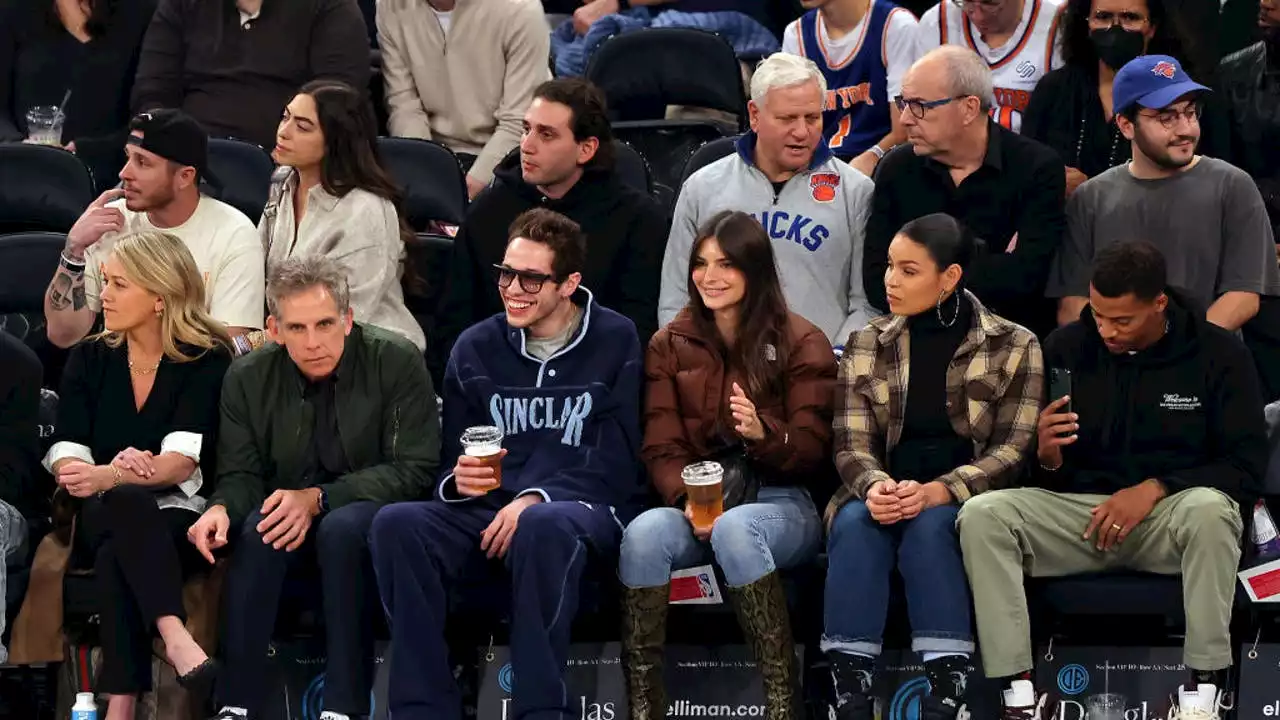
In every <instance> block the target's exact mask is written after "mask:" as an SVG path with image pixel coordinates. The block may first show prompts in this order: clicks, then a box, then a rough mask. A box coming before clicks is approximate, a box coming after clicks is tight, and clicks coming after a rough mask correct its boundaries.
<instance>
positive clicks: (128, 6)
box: [0, 0, 156, 182]
mask: <svg viewBox="0 0 1280 720" xmlns="http://www.w3.org/2000/svg"><path fill="white" fill-rule="evenodd" d="M155 8H156V0H0V142H4V141H10V140H23V139H25V138H26V137H27V135H28V128H27V112H28V111H29V110H31V109H32V108H35V107H40V106H54V105H56V106H62V105H63V104H64V100H65V107H61V110H62V117H63V123H62V135H61V137H60V138H59V144H60V145H63V146H69V147H70V148H71V149H74V150H75V151H76V152H77V153H78V154H79V155H80V156H81V159H82V160H84V161H85V162H86V163H88V164H89V165H90V167H91V168H92V169H93V172H94V176H95V177H97V178H99V179H107V178H111V179H112V182H114V178H115V176H116V173H118V172H119V171H120V168H121V166H123V165H124V155H123V154H121V152H120V147H121V146H122V145H123V144H124V141H125V137H126V135H127V134H128V131H127V127H128V124H129V118H130V112H129V93H130V91H131V90H132V89H133V78H134V75H135V74H136V73H137V68H138V53H139V49H140V47H141V45H142V36H143V34H144V33H146V30H147V25H148V24H150V22H151V15H152V13H153V12H154V11H155Z"/></svg>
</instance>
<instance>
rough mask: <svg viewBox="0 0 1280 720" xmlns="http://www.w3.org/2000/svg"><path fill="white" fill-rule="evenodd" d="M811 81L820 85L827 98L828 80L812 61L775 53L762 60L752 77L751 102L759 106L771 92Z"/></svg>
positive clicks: (823, 94) (789, 54)
mask: <svg viewBox="0 0 1280 720" xmlns="http://www.w3.org/2000/svg"><path fill="white" fill-rule="evenodd" d="M810 81H812V82H816V83H818V89H819V90H821V91H822V96H823V97H826V96H827V78H826V77H825V76H823V74H822V71H821V70H819V69H818V66H817V65H816V64H814V62H813V61H812V60H810V59H809V58H805V57H800V56H799V55H792V54H791V53H785V52H778V53H774V54H772V55H770V56H769V57H767V58H765V59H764V60H761V61H760V64H759V65H757V66H756V72H755V74H754V75H752V76H751V100H752V101H753V102H755V103H756V104H757V105H759V104H760V103H762V102H764V96H765V95H768V94H769V91H770V90H774V89H778V88H789V87H795V86H797V85H803V84H805V83H807V82H810Z"/></svg>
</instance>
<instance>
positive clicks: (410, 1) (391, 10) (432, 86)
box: [378, 0, 551, 183]
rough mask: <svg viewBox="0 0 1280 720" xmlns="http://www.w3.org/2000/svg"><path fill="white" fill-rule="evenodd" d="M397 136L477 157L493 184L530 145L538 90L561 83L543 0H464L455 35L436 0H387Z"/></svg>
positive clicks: (382, 36)
mask: <svg viewBox="0 0 1280 720" xmlns="http://www.w3.org/2000/svg"><path fill="white" fill-rule="evenodd" d="M378 43H379V45H380V46H381V48H382V73H383V77H384V78H385V84H386V94H387V109H388V112H389V113H390V118H389V121H388V123H387V124H388V126H389V128H390V130H391V134H392V135H395V136H399V137H416V138H425V139H428V140H436V141H437V142H440V143H443V144H444V145H446V146H448V147H449V148H450V149H451V150H453V151H454V152H460V153H469V154H472V155H476V156H477V158H476V162H475V165H474V166H473V167H472V169H471V173H470V174H471V177H473V178H475V179H476V180H479V181H480V182H484V183H487V182H489V180H490V179H492V177H493V168H494V166H495V165H497V164H498V161H499V160H501V159H502V158H503V156H505V155H506V154H507V153H508V152H510V151H511V149H512V148H514V147H515V146H516V145H518V144H519V142H520V135H521V129H522V127H521V124H522V122H523V120H524V112H525V110H527V109H528V108H529V103H530V102H532V101H533V91H534V89H535V88H537V87H538V85H540V84H541V83H543V82H545V81H547V80H550V79H551V70H550V67H549V58H550V56H551V34H550V31H549V29H548V28H547V21H546V19H545V18H544V16H543V13H542V3H540V2H538V0H458V2H457V5H456V6H455V7H454V9H453V14H452V16H451V17H450V27H449V32H448V33H447V34H446V33H445V32H444V30H443V28H442V27H441V25H440V21H439V20H438V19H437V18H436V15H435V13H434V12H433V11H432V9H431V6H430V5H428V4H427V0H378Z"/></svg>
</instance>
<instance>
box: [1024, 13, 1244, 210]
mask: <svg viewBox="0 0 1280 720" xmlns="http://www.w3.org/2000/svg"><path fill="white" fill-rule="evenodd" d="M1171 7H1172V6H1171V5H1170V4H1169V3H1167V2H1165V0H1067V4H1066V5H1065V6H1064V7H1063V8H1062V10H1061V12H1062V20H1061V23H1062V24H1061V30H1060V37H1061V38H1062V61H1063V66H1062V67H1060V68H1058V69H1057V70H1054V71H1053V72H1051V73H1049V74H1048V75H1045V76H1044V78H1043V79H1042V80H1041V81H1040V83H1039V84H1038V85H1037V86H1036V89H1035V92H1033V93H1032V94H1031V101H1030V103H1029V104H1028V105H1027V109H1026V111H1025V112H1024V113H1023V116H1022V134H1023V135H1026V136H1027V137H1030V138H1032V139H1034V140H1038V141H1040V142H1042V143H1044V144H1045V145H1048V146H1049V147H1051V148H1053V149H1054V150H1056V151H1057V152H1058V155H1059V156H1060V157H1061V158H1062V162H1063V163H1064V164H1065V165H1066V166H1067V194H1070V193H1071V192H1073V191H1074V190H1075V188H1076V187H1078V186H1079V185H1080V183H1082V182H1084V181H1085V180H1087V179H1089V178H1091V177H1094V176H1095V175H1098V174H1100V173H1102V172H1104V171H1106V170H1109V169H1110V168H1113V167H1115V166H1117V165H1122V164H1124V163H1126V162H1128V161H1129V159H1130V148H1129V142H1128V141H1127V140H1125V139H1124V136H1123V135H1121V134H1120V129H1119V128H1118V127H1116V123H1115V118H1114V113H1113V111H1112V108H1111V84H1112V81H1113V80H1114V79H1115V75H1116V72H1117V71H1119V70H1120V68H1122V67H1124V65H1125V63H1127V62H1129V61H1130V60H1133V59H1134V58H1137V57H1138V56H1140V55H1170V56H1172V57H1174V58H1177V60H1178V62H1180V63H1182V66H1183V67H1184V68H1186V70H1187V73H1188V74H1190V75H1191V76H1192V77H1193V78H1195V79H1196V80H1197V81H1199V82H1201V83H1204V84H1206V85H1207V84H1210V78H1211V77H1212V74H1213V71H1214V67H1215V66H1216V64H1217V59H1216V58H1215V57H1213V56H1212V51H1211V50H1206V49H1205V48H1204V46H1203V45H1202V44H1201V43H1199V42H1197V40H1196V36H1195V35H1194V34H1193V33H1191V32H1189V28H1187V27H1185V23H1184V21H1183V20H1182V18H1181V17H1180V16H1179V15H1177V14H1175V13H1173V12H1171ZM1205 100H1206V106H1205V113H1204V116H1203V119H1202V121H1201V128H1202V132H1201V138H1200V152H1201V154H1204V155H1210V156H1213V157H1219V158H1226V157H1227V156H1226V153H1228V151H1229V139H1228V137H1227V135H1226V134H1225V131H1226V127H1225V124H1224V123H1225V116H1224V114H1223V110H1222V109H1221V103H1220V102H1218V101H1216V100H1214V99H1213V98H1211V97H1208V96H1206V98H1205Z"/></svg>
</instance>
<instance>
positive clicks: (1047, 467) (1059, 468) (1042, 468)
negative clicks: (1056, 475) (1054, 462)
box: [1036, 460, 1062, 472]
mask: <svg viewBox="0 0 1280 720" xmlns="http://www.w3.org/2000/svg"><path fill="white" fill-rule="evenodd" d="M1036 462H1037V463H1038V464H1039V465H1040V469H1041V470H1043V471H1045V472H1058V471H1059V470H1061V469H1062V463H1058V467H1049V466H1048V465H1045V464H1044V463H1042V462H1040V461H1039V460H1037V461H1036Z"/></svg>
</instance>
